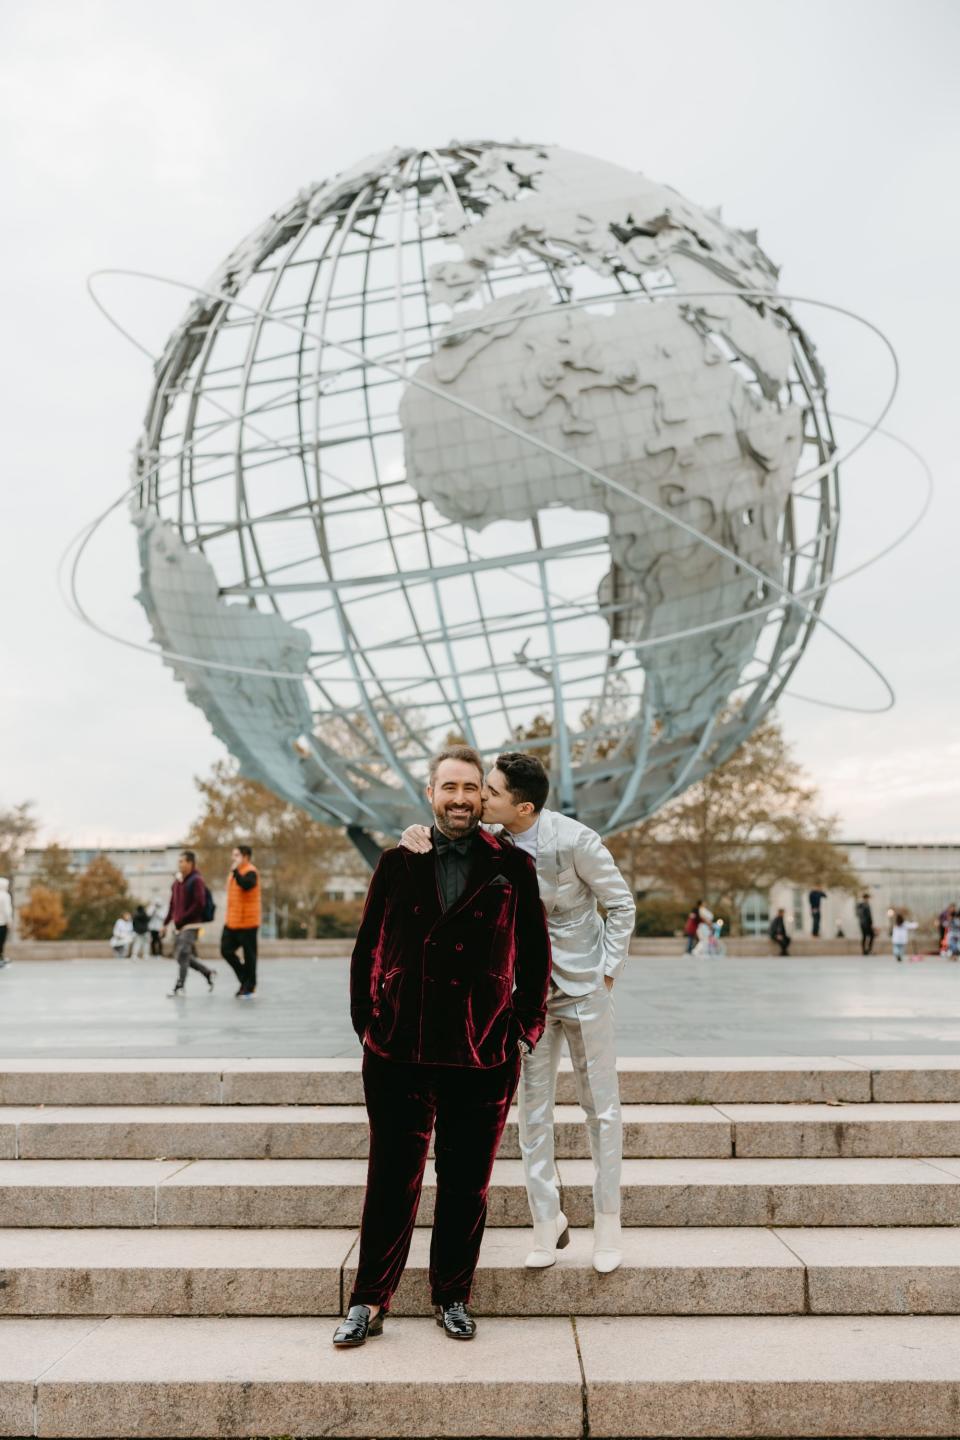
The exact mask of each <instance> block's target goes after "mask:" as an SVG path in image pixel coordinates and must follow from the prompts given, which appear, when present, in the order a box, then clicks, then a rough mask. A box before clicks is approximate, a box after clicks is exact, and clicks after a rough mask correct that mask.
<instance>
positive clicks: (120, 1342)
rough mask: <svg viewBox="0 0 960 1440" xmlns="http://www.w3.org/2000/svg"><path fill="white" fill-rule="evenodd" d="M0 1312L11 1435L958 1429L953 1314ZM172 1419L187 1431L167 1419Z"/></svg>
mask: <svg viewBox="0 0 960 1440" xmlns="http://www.w3.org/2000/svg"><path fill="white" fill-rule="evenodd" d="M330 1335H331V1324H330V1321H329V1319H323V1318H316V1317H313V1318H308V1317H303V1318H300V1317H289V1318H287V1317H266V1318H248V1317H228V1318H204V1319H199V1318H197V1319H194V1318H186V1319H183V1318H176V1319H173V1318H169V1319H157V1318H131V1317H111V1318H109V1319H106V1320H94V1319H19V1318H3V1319H0V1415H2V1433H5V1434H7V1435H16V1436H22V1437H26V1436H32V1435H37V1436H41V1435H43V1436H72V1437H77V1440H86V1437H90V1440H93V1437H108V1436H128V1437H138V1440H139V1437H156V1440H160V1437H167V1436H170V1435H171V1434H176V1435H177V1436H179V1437H184V1440H187V1437H202V1436H218V1437H260V1436H263V1437H267V1436H277V1435H285V1436H291V1437H300V1436H304V1437H306V1436H319V1435H324V1436H334V1437H337V1436H354V1437H359V1436H368V1435H377V1436H384V1437H394V1436H395V1437H401V1436H403V1437H405V1436H411V1437H412V1436H417V1437H424V1440H426V1437H441V1436H442V1437H446V1436H470V1435H473V1436H477V1435H484V1436H489V1437H499V1436H533V1435H537V1436H563V1437H570V1440H575V1437H582V1436H586V1435H589V1436H591V1437H607V1436H611V1437H612V1436H623V1437H641V1436H651V1437H653V1436H697V1437H699V1436H704V1437H707V1436H712V1437H724V1436H730V1437H741V1436H742V1437H761V1436H774V1435H779V1436H807V1437H814V1436H840V1435H870V1436H883V1437H893V1436H907V1435H913V1436H916V1435H925V1436H945V1437H949V1436H956V1434H957V1414H958V1413H960V1317H955V1316H949V1317H941V1316H866V1317H864V1316H851V1317H839V1316H811V1315H800V1316H794V1315H777V1316H764V1317H752V1316H732V1317H731V1316H724V1317H712V1316H694V1317H682V1316H665V1317H653V1316H636V1317H622V1318H609V1317H602V1316H571V1317H569V1318H560V1317H557V1318H525V1319H513V1320H508V1319H488V1320H484V1321H483V1322H482V1323H481V1325H480V1329H479V1331H478V1335H477V1338H476V1340H475V1341H474V1342H473V1343H472V1345H471V1347H470V1349H469V1351H466V1350H465V1347H463V1346H458V1345H454V1344H451V1343H450V1342H449V1341H448V1340H447V1339H446V1338H445V1337H444V1336H443V1335H442V1333H441V1332H440V1331H439V1330H438V1329H437V1327H436V1325H435V1324H434V1322H433V1321H432V1320H429V1319H418V1318H409V1319H403V1318H392V1319H390V1320H388V1322H387V1324H386V1326H385V1330H384V1334H383V1336H382V1337H381V1338H379V1339H377V1340H376V1341H371V1342H368V1343H367V1345H365V1346H364V1347H362V1348H361V1349H359V1350H356V1351H349V1352H338V1351H336V1350H334V1348H333V1346H332V1345H331V1344H330ZM174 1424H175V1429H172V1428H171V1426H172V1425H174Z"/></svg>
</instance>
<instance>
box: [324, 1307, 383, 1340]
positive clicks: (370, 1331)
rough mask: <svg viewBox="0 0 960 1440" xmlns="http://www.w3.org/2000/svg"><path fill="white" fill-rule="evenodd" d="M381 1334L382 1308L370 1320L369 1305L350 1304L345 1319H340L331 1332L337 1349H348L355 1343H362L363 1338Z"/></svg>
mask: <svg viewBox="0 0 960 1440" xmlns="http://www.w3.org/2000/svg"><path fill="white" fill-rule="evenodd" d="M382 1334H383V1311H382V1310H378V1311H377V1313H376V1315H374V1317H373V1319H372V1320H371V1319H370V1307H369V1305H351V1306H350V1309H349V1310H348V1311H347V1318H346V1320H342V1321H341V1322H340V1324H339V1325H338V1326H337V1328H336V1330H334V1332H333V1343H334V1345H336V1346H337V1348H338V1349H339V1350H350V1349H352V1348H353V1347H354V1346H356V1345H362V1344H363V1343H364V1341H365V1340H367V1339H372V1338H373V1337H374V1336H375V1335H382Z"/></svg>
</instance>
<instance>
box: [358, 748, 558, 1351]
mask: <svg viewBox="0 0 960 1440" xmlns="http://www.w3.org/2000/svg"><path fill="white" fill-rule="evenodd" d="M482 787H483V762H482V761H481V759H480V757H479V755H478V754H477V753H476V751H474V750H472V749H470V748H469V747H468V746H466V745H454V746H451V747H449V748H448V749H447V750H445V751H444V752H443V753H442V754H441V755H438V756H436V757H435V758H434V760H433V761H431V765H430V784H429V785H428V787H427V798H428V799H429V801H430V804H431V806H432V808H433V814H434V828H433V848H432V850H431V851H430V852H429V853H428V854H424V855H416V854H414V853H413V852H412V851H410V850H403V849H396V850H388V851H386V852H385V853H384V854H383V855H382V856H381V859H380V862H379V864H378V865H377V868H376V871H375V873H374V876H373V880H372V881H371V884H370V890H369V893H368V895H367V903H366V907H365V909H364V912H363V919H362V921H361V924H360V931H359V934H358V935H357V942H356V945H355V947H354V951H353V961H352V964H351V970H350V1013H351V1018H352V1020H353V1026H354V1029H355V1030H356V1032H357V1035H358V1036H359V1037H360V1040H361V1042H362V1043H363V1088H364V1097H365V1100H366V1106H367V1114H368V1116H369V1120H370V1160H369V1166H368V1170H367V1193H366V1198H365V1200H364V1206H363V1220H362V1223H361V1230H360V1258H359V1264H358V1268H357V1277H356V1281H355V1283H354V1288H353V1294H352V1295H351V1297H350V1306H349V1310H348V1314H347V1318H346V1320H344V1322H343V1323H342V1324H341V1325H340V1326H338V1328H337V1330H336V1333H335V1334H334V1337H333V1343H334V1344H335V1345H337V1346H340V1347H347V1346H355V1345H362V1344H363V1342H364V1341H365V1340H366V1339H367V1337H368V1336H373V1335H379V1334H380V1333H381V1332H382V1330H383V1317H384V1315H385V1314H386V1312H387V1311H388V1310H389V1308H390V1298H391V1296H392V1295H393V1292H394V1291H395V1290H396V1288H397V1285H398V1284H399V1281H400V1276H401V1275H402V1274H403V1269H404V1266H405V1264H406V1261H407V1254H408V1251H409V1249H410V1241H411V1239H412V1236H413V1227H414V1221H415V1220H416V1215H417V1206H418V1205H419V1202H420V1190H421V1187H422V1184H423V1172H424V1167H425V1165H426V1160H427V1149H428V1147H429V1144H430V1136H431V1132H432V1131H433V1130H434V1127H436V1139H435V1165H436V1174H437V1189H436V1207H435V1213H434V1222H433V1235H432V1238H431V1244H430V1288H431V1295H432V1300H433V1304H434V1308H435V1311H436V1316H437V1324H438V1325H440V1326H441V1327H442V1328H443V1330H444V1332H445V1333H446V1334H447V1335H449V1336H451V1338H453V1339H455V1340H470V1339H472V1338H473V1336H474V1334H475V1332H476V1321H475V1320H474V1319H473V1317H472V1316H471V1315H470V1314H469V1312H468V1311H467V1308H466V1307H467V1303H468V1301H469V1299H470V1287H471V1284H472V1281H473V1274H474V1271H475V1269H476V1265H477V1256H478V1255H479V1252H480V1242H481V1240H482V1239H483V1228H484V1223H485V1220H486V1213H487V1190H488V1187H489V1184H490V1174H491V1171H492V1169H493V1161H494V1156H495V1155H496V1153H497V1147H498V1146H499V1144H500V1137H501V1135H502V1134H503V1127H504V1124H505V1123H506V1119H507V1113H508V1111H509V1109H510V1102H511V1100H512V1099H513V1095H514V1092H515V1090H516V1088H517V1079H518V1076H519V1072H520V1059H521V1055H522V1054H524V1053H529V1051H530V1050H532V1048H533V1046H534V1045H536V1043H537V1041H538V1040H539V1038H540V1036H541V1034H542V1032H543V1026H544V1016H545V1005H546V995H547V984H548V981H549V978H550V941H549V939H548V936H547V925H546V917H545V915H544V911H543V905H542V904H541V902H540V890H539V885H538V883H537V872H536V868H535V866H534V864H533V862H532V860H531V859H530V857H529V856H528V855H525V854H524V853H523V851H521V850H518V849H516V848H515V847H514V846H511V845H506V844H504V843H502V842H501V841H499V840H497V839H496V838H495V837H494V836H492V835H488V834H487V833H486V832H484V831H483V830H480V829H479V828H478V827H479V824H480V812H481V808H482V801H481V791H482Z"/></svg>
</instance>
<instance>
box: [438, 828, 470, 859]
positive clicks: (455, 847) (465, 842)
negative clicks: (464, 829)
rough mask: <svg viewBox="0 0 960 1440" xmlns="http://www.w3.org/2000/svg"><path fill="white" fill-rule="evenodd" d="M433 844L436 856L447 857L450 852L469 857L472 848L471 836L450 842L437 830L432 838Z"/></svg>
mask: <svg viewBox="0 0 960 1440" xmlns="http://www.w3.org/2000/svg"><path fill="white" fill-rule="evenodd" d="M434 844H435V845H436V847H437V854H438V855H449V854H450V852H451V851H453V853H454V854H455V855H469V854H470V850H471V848H472V846H473V836H472V835H466V836H464V838H463V839H462V840H451V839H450V838H449V837H448V836H446V835H444V834H443V832H442V831H441V830H438V831H437V832H436V834H435V836H434Z"/></svg>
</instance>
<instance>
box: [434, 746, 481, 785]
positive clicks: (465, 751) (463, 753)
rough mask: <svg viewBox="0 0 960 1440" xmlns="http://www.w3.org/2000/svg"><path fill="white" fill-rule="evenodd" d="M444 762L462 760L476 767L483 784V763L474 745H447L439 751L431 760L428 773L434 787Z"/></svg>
mask: <svg viewBox="0 0 960 1440" xmlns="http://www.w3.org/2000/svg"><path fill="white" fill-rule="evenodd" d="M444 760H462V761H463V763H464V764H465V765H476V767H477V769H478V770H479V771H480V783H481V785H482V784H483V761H482V760H481V759H480V756H479V755H478V754H477V752H476V750H474V748H473V746H472V745H447V746H446V747H445V748H444V749H443V750H440V751H438V753H437V754H436V755H433V756H432V757H431V759H430V769H429V771H428V772H427V773H428V775H429V777H430V784H431V785H432V784H433V783H434V781H435V780H436V778H437V771H438V770H439V769H440V766H441V765H442V764H443V762H444Z"/></svg>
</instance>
